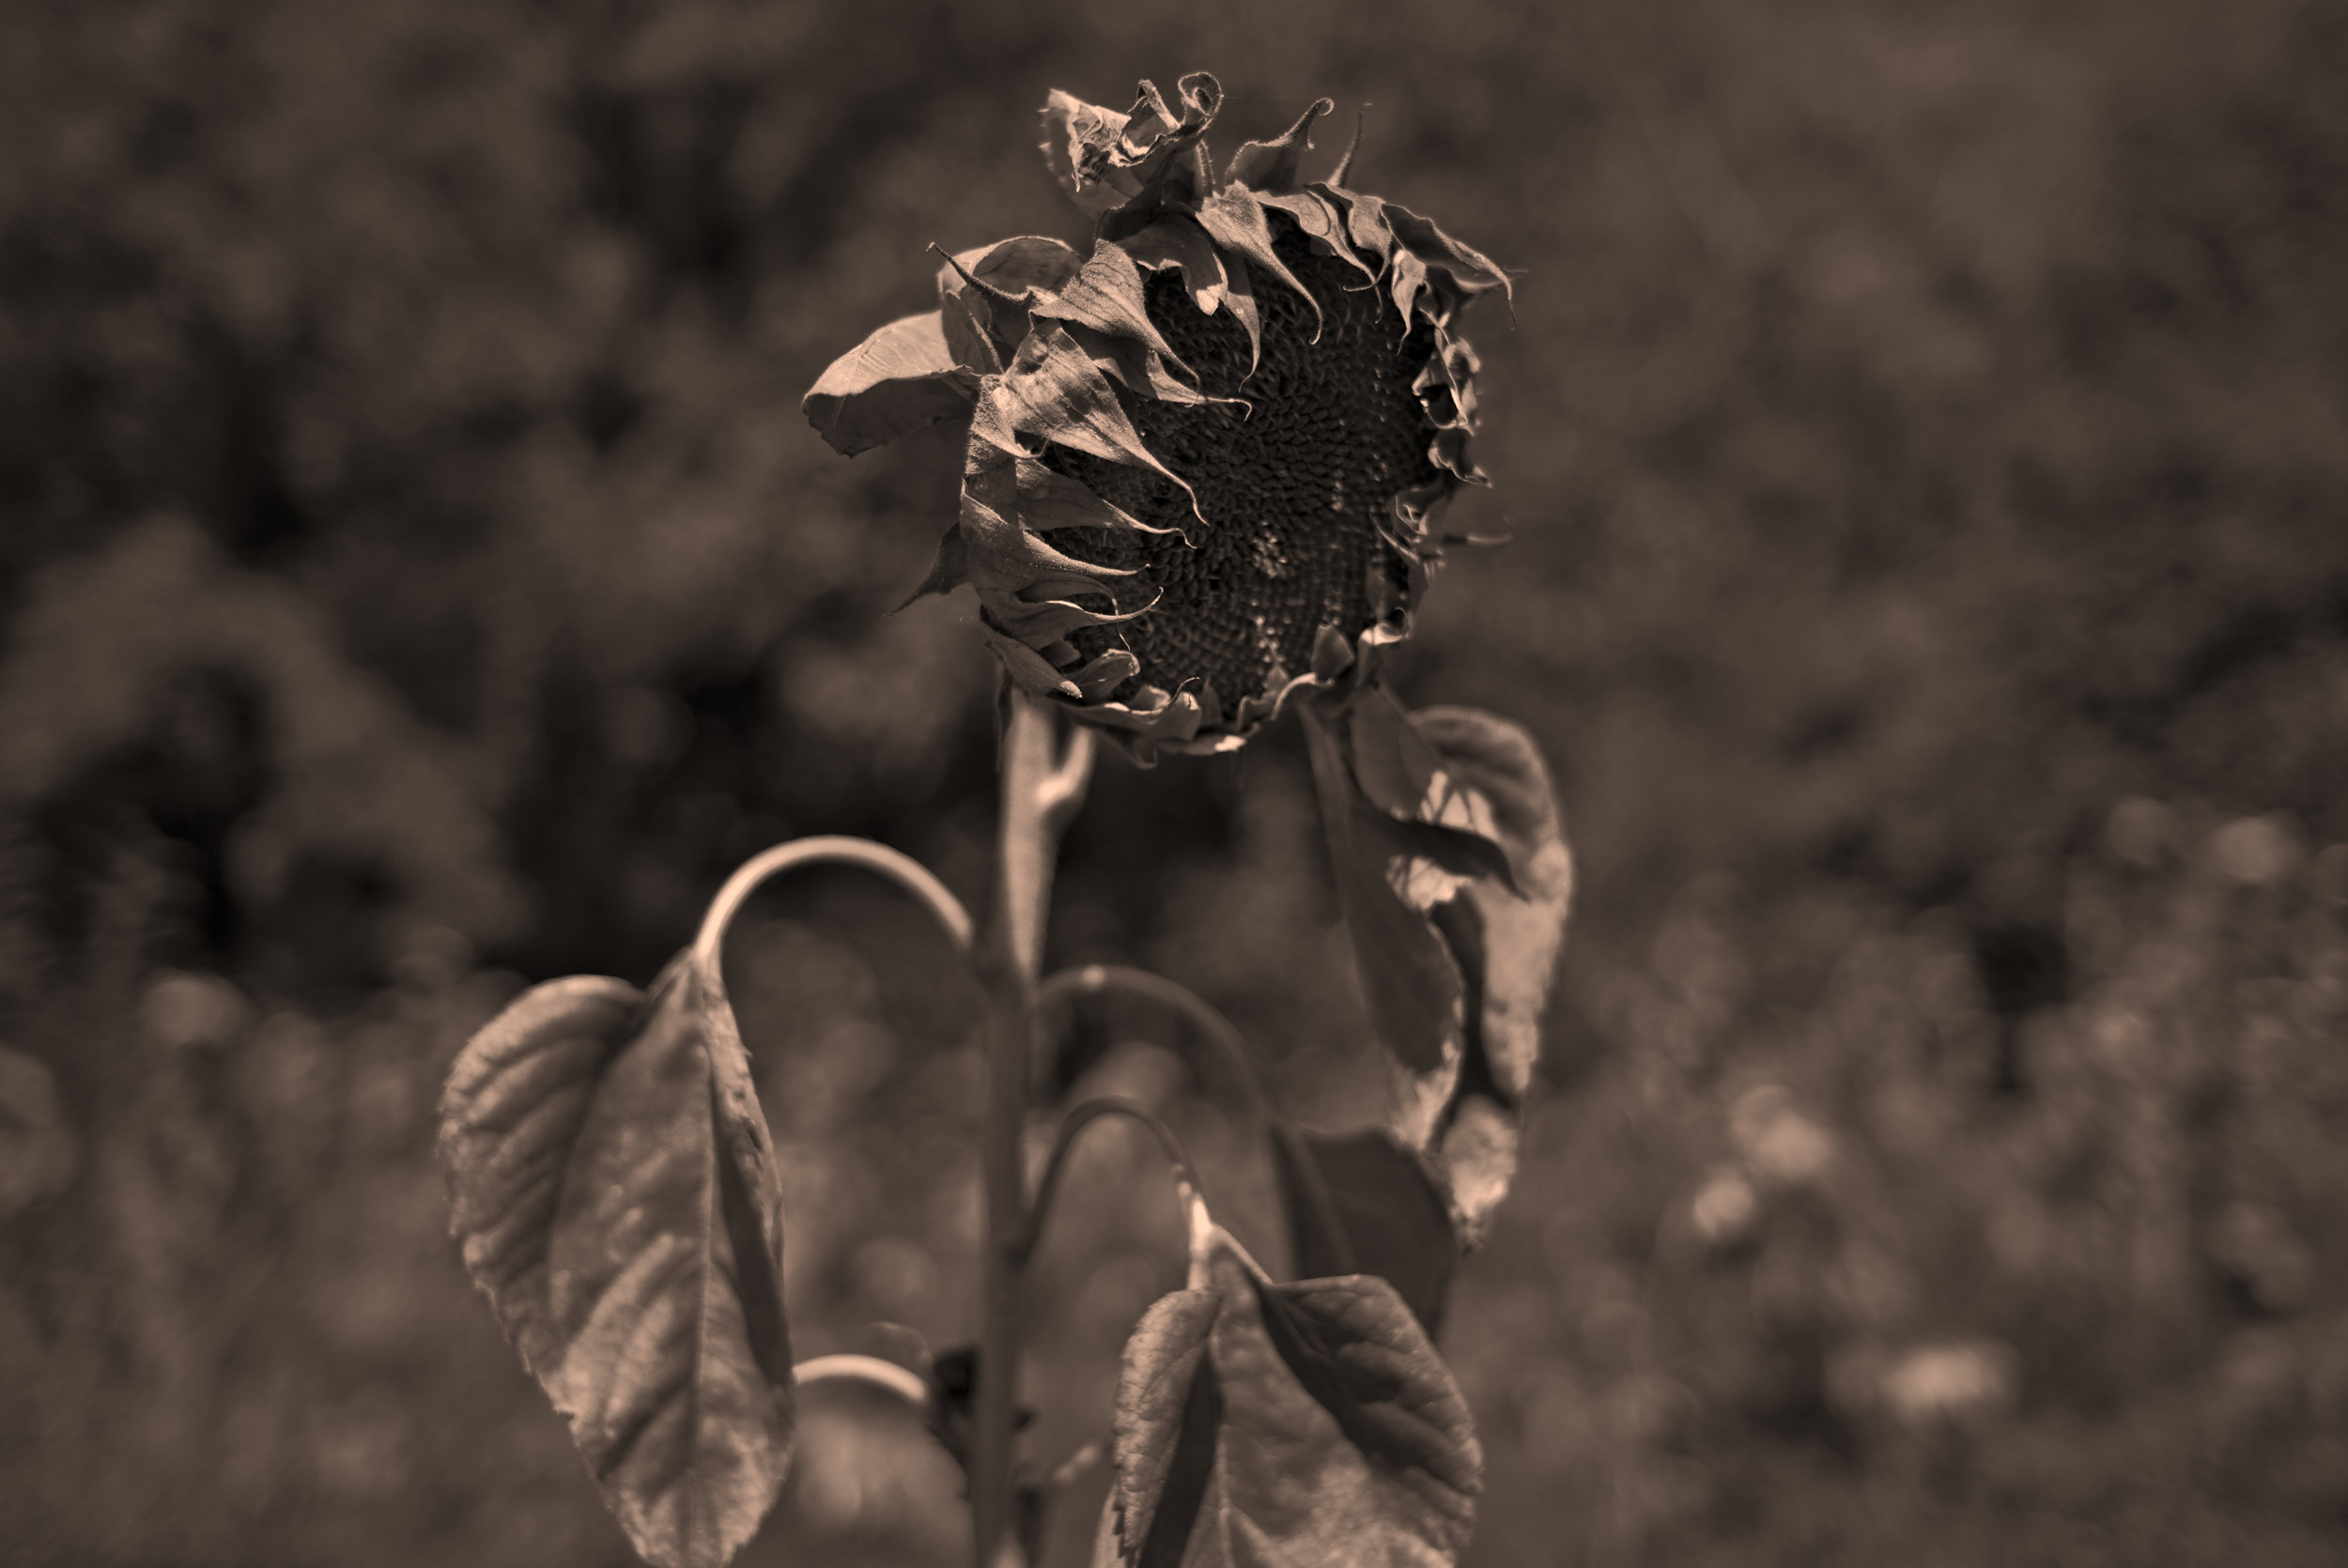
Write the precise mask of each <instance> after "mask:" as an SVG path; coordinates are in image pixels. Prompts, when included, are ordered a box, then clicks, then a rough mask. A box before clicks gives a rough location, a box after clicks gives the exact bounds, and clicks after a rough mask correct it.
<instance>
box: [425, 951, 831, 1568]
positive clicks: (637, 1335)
mask: <svg viewBox="0 0 2348 1568" xmlns="http://www.w3.org/2000/svg"><path fill="white" fill-rule="evenodd" d="M440 1159H441V1163H442V1165H443V1167H444V1169H445V1171H446V1173H447V1176H448V1181H449V1191H450V1196H451V1200H452V1209H453V1212H452V1218H451V1224H450V1229H451V1231H452V1233H453V1234H454V1235H455V1236H456V1239H457V1241H458V1242H459V1244H460V1246H461V1248H462V1251H463V1253H464V1259H465V1266H466V1268H467V1269H468V1270H469V1271H470V1272H471V1275H472V1278H473V1281H474V1283H475V1284H478V1285H479V1286H480V1287H481V1289H482V1290H483V1292H484V1293H485V1294H487V1296H488V1298H489V1300H490V1304H491V1305H492V1307H493V1308H494V1309H495V1310H496V1313H497V1315H498V1317H499V1319H500V1321H501V1322H502V1324H503V1325H504V1327H505V1330H506V1332H507V1335H508V1336H509V1337H510V1338H511V1339H512V1341H513V1343H514V1345H515V1347H516V1349H517V1350H518V1351H519V1352H520V1354H521V1357H522V1361H523V1364H524V1365H525V1366H526V1367H527V1368H528V1369H529V1371H530V1373H531V1374H532V1376H534V1377H536V1378H537V1380H538V1382H539V1384H540V1385H541V1386H542V1387H543V1388H544V1389H545V1390H546V1391H547V1393H548V1396H549V1397H550V1398H551V1399H552V1401H553V1403H554V1406H555V1408H556V1409H557V1410H559V1411H560V1412H562V1414H563V1415H564V1417H565V1418H566V1419H567V1420H568V1422H569V1423H570V1428H571V1437H572V1440H573V1442H574V1443H575V1444H576V1445H577V1446H578V1448H579V1453H580V1455H581V1456H582V1457H583V1458H584V1459H585V1460H586V1462H587V1467H588V1469H589V1471H590V1472H591V1473H592V1474H593V1475H594V1476H595V1482H596V1484H597V1486H598V1487H599V1488H600V1489H601V1491H602V1493H603V1498H604V1501H605V1503H606V1505H607V1506H609V1507H610V1510H611V1512H612V1513H613V1514H615V1515H616V1516H617V1517H618V1519H619V1521H620V1524H621V1526H622V1528H623V1529H624V1530H626V1532H627V1535H628V1538H629V1540H630V1541H631V1542H632V1543H633V1544H634V1545H635V1547H636V1549H637V1551H638V1552H640V1553H641V1555H642V1556H643V1557H644V1558H645V1559H646V1560H648V1561H650V1562H652V1563H655V1564H657V1565H658V1568H705V1565H706V1568H715V1565H717V1564H721V1563H724V1562H726V1561H727V1560H730V1559H731V1558H732V1557H733V1555H734V1552H735V1551H737V1550H738V1549H739V1548H740V1547H741V1545H742V1544H743V1543H744V1542H746V1541H748V1540H749V1537H750V1535H751V1534H752V1533H753V1532H754V1531H755V1530H756V1529H757V1527H758V1523H759V1520H760V1519H761V1518H762V1517H763V1516H764V1515H765V1513H766V1510H767V1509H768V1508H769V1507H770V1506H772V1504H773V1502H774V1499H775V1497H776V1494H777V1493H778V1491H779V1490H780V1487H781V1484H782V1480H783V1475H784V1472H785V1470H786V1468H787V1467H788V1465H789V1461H790V1453H791V1427H792V1401H791V1386H792V1384H791V1351H790V1339H789V1332H788V1330H787V1327H786V1325H785V1323H784V1319H783V1313H782V1231H781V1217H780V1201H779V1198H778V1195H777V1194H778V1189H777V1185H776V1176H775V1167H774V1156H773V1150H772V1147H771V1145H769V1143H768V1141H767V1133H766V1126H765V1116H764V1115H763V1114H762V1113H761V1111H760V1109H759V1106H758V1102H757V1099H756V1095H755V1093H754V1092H753V1090H752V1088H751V1086H750V1077H749V1060H748V1058H747V1056H746V1054H745V1053H744V1051H743V1048H742V1042H741V1038H740V1035H739V1033H738V1031H737V1030H736V1028H735V1025H734V1015H733V1010H732V1008H731V1007H730V1006H729V1005H728V1003H727V1001H726V997H725V992H724V988H723V984H722V982H721V981H720V980H719V979H718V976H717V975H716V974H715V973H714V972H712V971H709V970H705V969H704V968H703V966H702V965H701V964H700V963H698V962H697V961H695V960H694V959H693V958H692V957H691V955H689V954H688V955H684V956H681V957H680V958H679V959H678V960H677V961H675V962H674V963H672V964H671V965H670V967H669V968H668V970H667V971H666V972H665V973H664V974H663V975H662V976H661V977H660V979H659V980H657V982H655V984H654V988H653V992H652V994H651V995H649V996H646V995H645V994H644V993H642V992H638V991H637V990H636V989H635V988H634V987H632V986H629V985H627V984H626V983H625V982H623V981H620V980H613V979H605V978H599V977H594V976H574V977H572V978H570V979H564V980H556V981H551V982H548V984H546V985H542V986H538V987H535V988H533V990H531V991H529V992H524V993H523V994H522V995H521V996H520V997H519V998H517V1000H516V1001H515V1002H514V1003H513V1005H512V1006H510V1007H507V1008H506V1009H505V1011H504V1012H502V1013H501V1014H500V1015H499V1016H498V1017H497V1018H496V1019H494V1020H492V1021H491V1022H489V1023H488V1024H487V1026H486V1027H484V1028H483V1029H482V1030H481V1032H480V1033H478V1034H476V1035H475V1036H474V1037H473V1038H472V1039H471V1041H469V1042H468V1043H467V1044H466V1046H465V1048H464V1050H463V1051H462V1052H461V1053H459V1055H458V1057H457V1060H456V1065H455V1067H454V1068H452V1069H451V1072H450V1076H449V1082H448V1086H447V1089H446V1091H445V1093H444V1094H443V1096H442V1099H441V1102H440Z"/></svg>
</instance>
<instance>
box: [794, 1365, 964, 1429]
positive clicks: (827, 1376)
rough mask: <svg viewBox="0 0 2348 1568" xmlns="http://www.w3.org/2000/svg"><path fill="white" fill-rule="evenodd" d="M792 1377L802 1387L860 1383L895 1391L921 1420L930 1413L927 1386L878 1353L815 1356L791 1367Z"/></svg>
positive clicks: (886, 1390)
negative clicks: (868, 1354)
mask: <svg viewBox="0 0 2348 1568" xmlns="http://www.w3.org/2000/svg"><path fill="white" fill-rule="evenodd" d="M791 1377H792V1381H794V1382H796V1384H797V1385H798V1386H799V1387H800V1388H803V1389H804V1388H806V1387H808V1386H809V1385H810V1384H812V1383H832V1382H852V1383H862V1384H864V1385H865V1386H867V1387H868V1388H876V1389H880V1390H882V1391H885V1392H888V1393H892V1394H895V1395H896V1396H897V1397H898V1398H899V1399H902V1400H904V1402H905V1403H906V1404H907V1405H910V1406H912V1407H913V1408H914V1410H915V1411H916V1412H917V1413H919V1415H920V1416H921V1417H922V1418H923V1419H924V1420H927V1419H929V1417H930V1416H931V1414H932V1411H931V1409H930V1391H929V1386H928V1385H927V1384H925V1383H923V1382H922V1381H921V1379H920V1378H919V1376H916V1375H915V1374H913V1373H911V1372H908V1371H906V1370H905V1369H904V1367H901V1366H899V1365H898V1364H897V1363H896V1362H894V1361H884V1360H881V1359H880V1358H879V1357H878V1356H817V1357H815V1358H814V1359H812V1360H805V1361H801V1362H800V1363H799V1364H798V1365H796V1366H795V1367H793V1368H792V1369H791Z"/></svg>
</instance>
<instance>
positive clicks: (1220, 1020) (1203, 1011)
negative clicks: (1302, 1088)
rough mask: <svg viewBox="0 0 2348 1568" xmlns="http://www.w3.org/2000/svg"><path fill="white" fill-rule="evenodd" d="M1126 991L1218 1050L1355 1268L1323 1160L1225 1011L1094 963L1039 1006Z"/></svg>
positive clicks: (1065, 974)
mask: <svg viewBox="0 0 2348 1568" xmlns="http://www.w3.org/2000/svg"><path fill="white" fill-rule="evenodd" d="M1111 994H1115V995H1123V996H1131V997H1135V998H1136V999H1138V1000H1141V1001H1144V1002H1153V1003H1155V1004H1157V1005H1158V1006H1160V1007H1165V1008H1166V1009H1168V1010H1169V1011H1171V1012H1174V1013H1176V1014H1178V1015H1180V1016H1181V1017H1182V1019H1183V1020H1184V1021H1185V1022H1188V1023H1189V1024H1190V1025H1191V1026H1192V1027H1193V1028H1195V1029H1197V1031H1198V1033H1199V1035H1200V1037H1201V1038H1204V1039H1205V1040H1206V1041H1207V1042H1208V1044H1209V1046H1210V1047H1211V1048H1212V1049H1213V1053H1214V1054H1215V1056H1216V1057H1217V1058H1218V1059H1219V1060H1220V1061H1221V1062H1222V1063H1223V1066H1224V1068H1225V1069H1226V1070H1227V1071H1228V1073H1229V1074H1230V1076H1231V1078H1232V1079H1233V1080H1234V1081H1235V1082H1236V1083H1237V1084H1239V1085H1240V1093H1241V1094H1242V1096H1243V1097H1244V1099H1246V1102H1247V1112H1248V1115H1250V1116H1251V1117H1253V1118H1254V1120H1255V1123H1256V1125H1257V1126H1258V1127H1260V1128H1262V1129H1263V1130H1264V1131H1265V1134H1266V1135H1267V1136H1268V1137H1269V1138H1270V1139H1271V1140H1272V1142H1273V1144H1274V1153H1275V1154H1276V1156H1277V1157H1278V1159H1279V1160H1280V1161H1281V1163H1283V1164H1285V1165H1286V1166H1287V1167H1288V1171H1289V1175H1290V1179H1291V1180H1293V1181H1294V1182H1295V1184H1296V1186H1297V1187H1298V1188H1299V1189H1300V1190H1301V1193H1302V1196H1303V1198H1304V1202H1305V1207H1307V1208H1309V1209H1310V1210H1311V1211H1312V1220H1313V1223H1314V1225H1315V1226H1316V1227H1317V1228H1318V1229H1319V1230H1320V1232H1321V1235H1322V1236H1324V1237H1328V1238H1329V1241H1330V1244H1331V1245H1332V1246H1334V1247H1335V1248H1336V1251H1337V1253H1338V1259H1339V1261H1340V1263H1342V1264H1344V1265H1345V1266H1346V1268H1347V1271H1348V1272H1351V1271H1352V1266H1353V1258H1352V1251H1353V1247H1352V1240H1351V1239H1350V1237H1348V1234H1347V1231H1346V1228H1345V1224H1344V1222H1343V1221H1342V1220H1340V1219H1339V1218H1338V1215H1337V1205H1336V1198H1334V1197H1332V1196H1331V1195H1330V1192H1329V1184H1328V1182H1327V1180H1326V1179H1324V1178H1323V1177H1322V1176H1321V1165H1320V1162H1319V1161H1316V1160H1314V1159H1313V1157H1312V1152H1311V1151H1310V1150H1309V1149H1307V1148H1306V1147H1305V1140H1304V1139H1303V1137H1302V1136H1300V1135H1299V1134H1298V1132H1297V1130H1296V1129H1295V1128H1294V1127H1292V1126H1290V1123H1289V1120H1288V1118H1287V1117H1285V1116H1280V1115H1274V1113H1273V1110H1272V1106H1271V1102H1270V1100H1269V1099H1267V1098H1266V1096H1265V1094H1264V1091H1263V1081H1262V1080H1261V1079H1260V1078H1259V1077H1257V1075H1256V1068H1255V1053H1253V1052H1251V1051H1250V1050H1249V1049H1248V1046H1247V1038H1246V1037H1245V1036H1244V1035H1242V1034H1241V1033H1240V1032H1239V1028H1238V1026H1237V1025H1236V1024H1234V1023H1233V1022H1231V1021H1230V1020H1229V1019H1228V1018H1226V1017H1224V1016H1223V1013H1222V1010H1221V1009H1220V1008H1218V1007H1215V1005H1214V1004H1213V1003H1212V1002H1210V1001H1208V1000H1207V999H1206V998H1205V997H1203V996H1201V995H1199V994H1198V993H1197V992H1195V991H1193V990H1191V989H1190V988H1189V987H1188V986H1186V985H1183V984H1182V982H1181V981H1179V980H1169V979H1167V978H1166V976H1163V975H1152V974H1151V973H1150V972H1149V971H1148V970H1146V969H1131V968H1127V967H1126V966H1124V965H1122V964H1107V963H1089V964H1087V965H1085V966H1084V967H1083V968H1082V969H1063V970H1061V971H1060V972H1059V973H1058V974H1057V975H1053V976H1049V977H1048V978H1046V979H1045V980H1044V981H1043V983H1042V984H1041V985H1039V986H1037V987H1036V988H1035V999H1036V1005H1037V1006H1038V1007H1043V1005H1044V1004H1045V1003H1047V1002H1057V1001H1058V1000H1060V999H1061V998H1062V997H1067V996H1102V995H1111Z"/></svg>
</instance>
